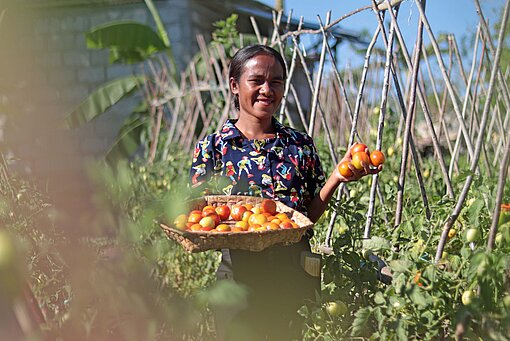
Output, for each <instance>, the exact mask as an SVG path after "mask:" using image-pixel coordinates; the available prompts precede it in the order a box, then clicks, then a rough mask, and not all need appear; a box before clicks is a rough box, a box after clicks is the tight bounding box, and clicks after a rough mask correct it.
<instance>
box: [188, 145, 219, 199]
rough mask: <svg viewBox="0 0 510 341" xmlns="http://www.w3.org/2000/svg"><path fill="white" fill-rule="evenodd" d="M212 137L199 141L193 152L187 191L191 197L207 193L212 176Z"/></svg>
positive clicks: (213, 158) (213, 159) (213, 160)
mask: <svg viewBox="0 0 510 341" xmlns="http://www.w3.org/2000/svg"><path fill="white" fill-rule="evenodd" d="M214 162H215V156H214V135H209V136H207V137H206V138H204V139H203V140H200V141H198V142H197V144H196V145H195V149H194V150H193V160H192V163H191V168H190V178H189V189H190V191H191V193H192V195H193V196H195V195H202V194H204V192H205V193H207V192H208V190H209V183H210V181H211V178H212V176H213V174H214Z"/></svg>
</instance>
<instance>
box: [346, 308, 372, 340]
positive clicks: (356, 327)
mask: <svg viewBox="0 0 510 341" xmlns="http://www.w3.org/2000/svg"><path fill="white" fill-rule="evenodd" d="M370 315H372V311H371V309H370V308H369V307H367V308H361V309H359V310H358V311H357V312H356V313H355V314H354V316H355V318H354V321H352V330H351V336H356V335H359V334H361V332H362V331H363V330H364V329H365V328H366V325H367V323H368V319H369V318H370Z"/></svg>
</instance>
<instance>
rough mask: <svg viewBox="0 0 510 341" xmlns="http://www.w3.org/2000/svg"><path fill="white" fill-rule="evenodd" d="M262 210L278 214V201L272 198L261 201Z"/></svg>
mask: <svg viewBox="0 0 510 341" xmlns="http://www.w3.org/2000/svg"><path fill="white" fill-rule="evenodd" d="M260 210H261V211H262V213H269V214H271V215H275V214H276V202H275V201H274V200H271V199H264V200H262V202H261V203H260Z"/></svg>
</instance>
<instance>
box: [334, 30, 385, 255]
mask: <svg viewBox="0 0 510 341" xmlns="http://www.w3.org/2000/svg"><path fill="white" fill-rule="evenodd" d="M380 32H381V28H380V27H379V26H377V28H376V30H375V32H374V35H373V36H372V40H371V41H370V43H369V44H368V47H367V51H366V53H365V61H364V63H363V71H362V73H361V80H360V83H359V89H358V95H357V96H356V105H355V107H354V114H353V115H352V125H351V132H350V134H349V142H348V144H347V148H349V147H350V146H351V145H352V144H353V142H354V136H358V135H357V134H358V133H357V124H358V117H359V111H360V107H361V100H362V98H363V91H364V89H365V83H366V79H367V73H368V67H369V64H370V57H371V53H372V49H373V48H374V46H375V43H376V42H377V37H378V36H379V33H380ZM344 190H345V183H342V184H340V188H339V189H338V192H337V196H336V202H339V201H340V200H341V198H342V193H343V192H344ZM337 215H338V212H337V210H334V211H333V213H332V214H331V219H330V221H329V226H328V230H327V231H326V239H325V245H326V246H327V247H331V235H332V234H333V226H334V223H335V220H336V217H337Z"/></svg>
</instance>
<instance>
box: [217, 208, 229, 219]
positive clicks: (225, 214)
mask: <svg viewBox="0 0 510 341" xmlns="http://www.w3.org/2000/svg"><path fill="white" fill-rule="evenodd" d="M215 211H216V214H218V216H219V217H220V219H221V220H228V218H229V217H230V207H228V206H227V205H220V206H218V207H216V209H215Z"/></svg>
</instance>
